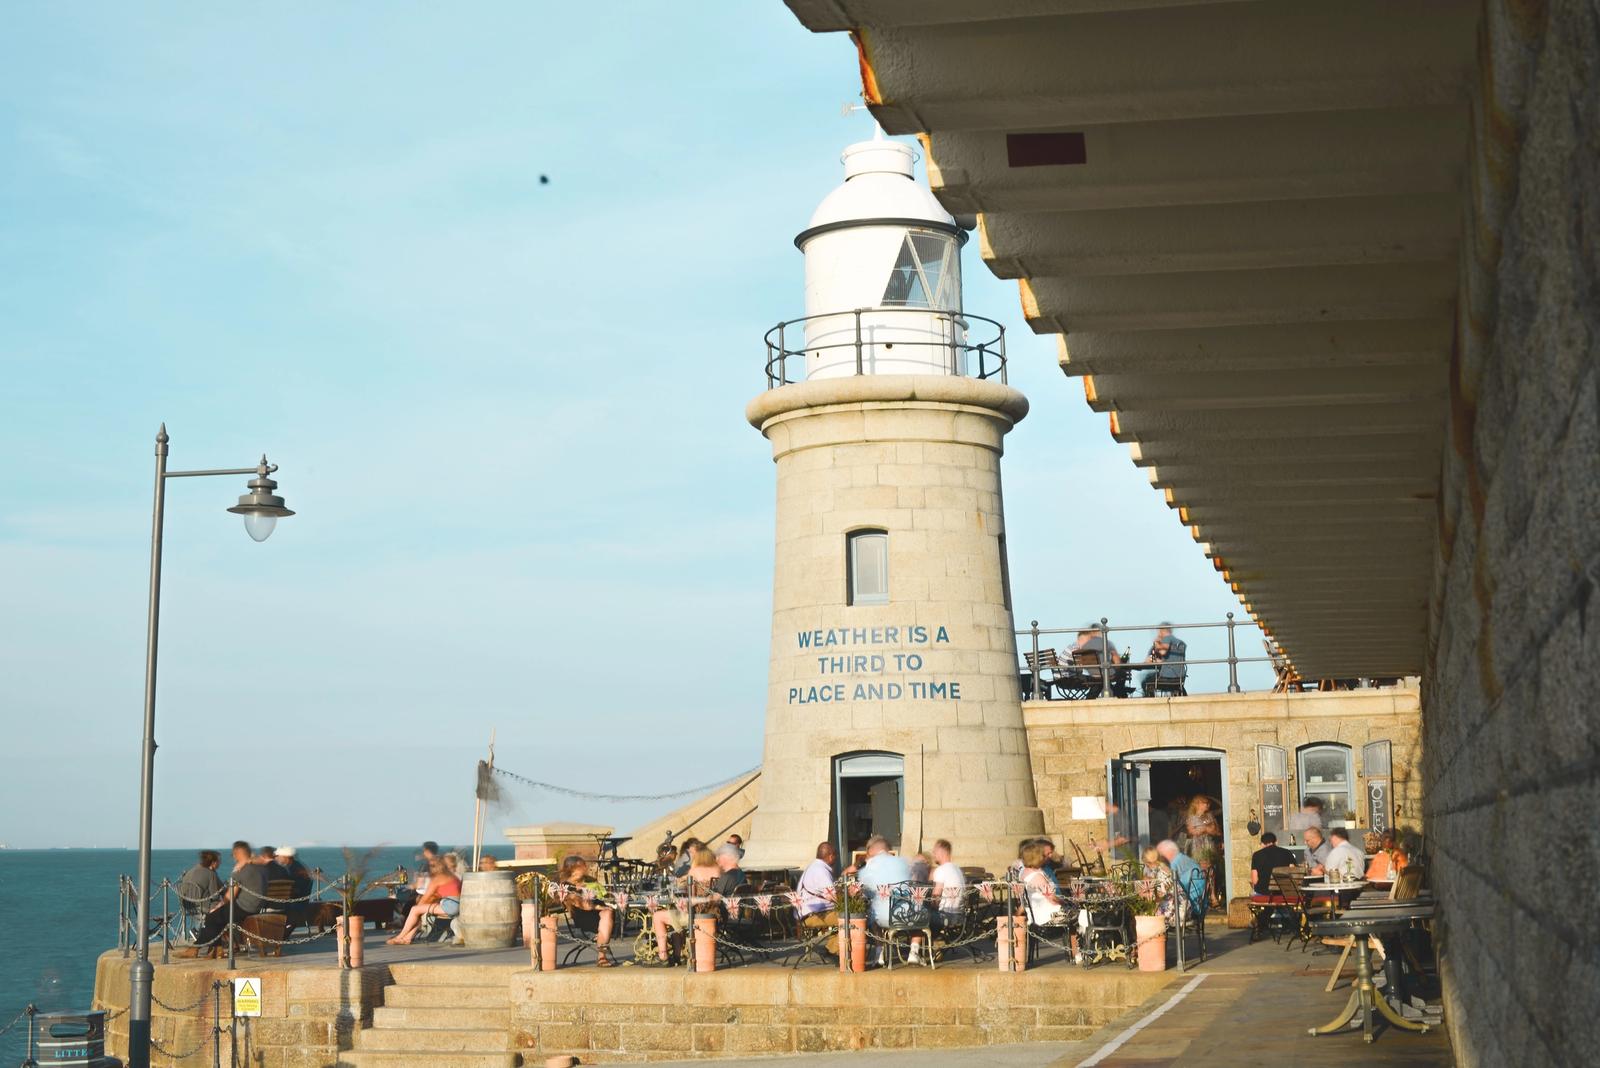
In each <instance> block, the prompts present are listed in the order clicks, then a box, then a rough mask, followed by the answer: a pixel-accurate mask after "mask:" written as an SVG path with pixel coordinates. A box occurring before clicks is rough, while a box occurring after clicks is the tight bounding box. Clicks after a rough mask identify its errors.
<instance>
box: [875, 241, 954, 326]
mask: <svg viewBox="0 0 1600 1068" xmlns="http://www.w3.org/2000/svg"><path fill="white" fill-rule="evenodd" d="M956 255H957V253H956V243H955V241H954V240H953V239H952V238H950V237H949V236H948V235H946V234H937V233H933V232H931V231H921V230H912V231H910V232H909V233H907V234H906V236H905V239H904V240H903V241H901V243H900V255H899V257H898V258H897V259H896V260H895V262H894V268H893V269H892V270H891V271H890V272H889V283H888V285H886V286H884V289H883V304H884V306H885V307H911V308H947V309H952V310H953V309H955V308H956V307H957V302H956V299H955V295H956V294H957V293H959V292H960V289H961V269H960V261H959V260H957V259H956Z"/></svg>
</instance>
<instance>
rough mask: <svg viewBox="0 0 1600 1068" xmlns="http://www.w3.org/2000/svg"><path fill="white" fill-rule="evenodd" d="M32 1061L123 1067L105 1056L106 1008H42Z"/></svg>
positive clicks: (47, 1067) (46, 1067)
mask: <svg viewBox="0 0 1600 1068" xmlns="http://www.w3.org/2000/svg"><path fill="white" fill-rule="evenodd" d="M28 1056H29V1059H30V1062H31V1063H34V1064H38V1065H39V1066H40V1068H56V1066H57V1065H79V1066H83V1068H122V1062H121V1061H120V1060H118V1059H117V1058H115V1057H107V1056H106V1014H105V1013H104V1012H98V1011H97V1012H41V1013H39V1014H37V1015H36V1016H34V1018H33V1049H32V1050H31V1051H30V1052H29V1055H28Z"/></svg>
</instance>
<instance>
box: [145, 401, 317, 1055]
mask: <svg viewBox="0 0 1600 1068" xmlns="http://www.w3.org/2000/svg"><path fill="white" fill-rule="evenodd" d="M168 440H169V439H168V438H167V425H166V424H165V423H162V424H161V430H160V431H159V432H158V433H157V434H156V497H155V508H154V516H153V518H152V520H151V527H150V607H149V614H148V616H147V618H146V630H145V649H144V749H143V751H142V752H141V754H140V758H139V904H138V925H139V926H138V928H137V945H136V949H135V952H134V958H133V966H132V968H130V969H129V984H130V990H129V998H128V1068H150V993H151V987H152V985H153V984H154V981H155V968H154V966H153V965H151V963H150V810H151V795H152V792H153V788H154V773H155V762H156V644H157V642H156V639H157V635H158V633H159V631H160V627H161V530H162V522H163V520H164V518H165V511H166V500H167V479H169V478H196V477H202V476H206V475H254V476H255V477H254V478H252V479H251V480H250V481H249V483H247V485H246V488H247V489H248V491H249V492H247V493H245V494H244V495H243V496H241V497H240V498H239V503H238V504H236V505H234V506H233V507H232V508H229V509H228V511H230V512H233V513H234V514H236V515H242V516H244V527H245V531H246V533H248V534H249V535H250V537H251V538H253V539H254V540H256V541H265V540H266V539H267V536H268V535H270V534H271V533H272V528H273V527H274V526H275V525H276V524H277V522H278V520H279V519H280V518H282V517H284V516H291V515H294V513H293V512H291V511H290V510H289V509H287V508H285V507H284V506H283V498H282V497H279V496H277V495H276V494H274V492H273V491H274V490H276V489H277V488H278V484H277V483H276V482H274V481H273V480H272V479H271V478H270V477H269V476H270V475H271V474H272V473H273V472H274V471H276V470H277V469H278V467H277V465H276V464H269V463H267V458H266V457H265V456H263V457H261V462H260V463H259V464H257V465H256V466H255V467H230V468H218V469H215V470H209V471H168V470H167V441H168ZM163 924H165V917H163ZM166 930H167V931H168V934H169V936H170V931H171V929H170V928H166ZM228 937H229V938H232V937H233V932H232V931H229V932H228Z"/></svg>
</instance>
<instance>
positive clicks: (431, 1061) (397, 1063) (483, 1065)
mask: <svg viewBox="0 0 1600 1068" xmlns="http://www.w3.org/2000/svg"><path fill="white" fill-rule="evenodd" d="M521 1064H522V1058H521V1057H519V1056H518V1055H517V1054H515V1053H431V1052H430V1053H426V1054H419V1053H418V1052H417V1051H415V1050H411V1051H403V1050H350V1051H348V1052H345V1053H341V1054H339V1061H338V1068H390V1066H393V1068H420V1066H422V1065H426V1066H427V1068H519V1066H520V1065H521Z"/></svg>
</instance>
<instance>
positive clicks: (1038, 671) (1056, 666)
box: [1022, 649, 1061, 701]
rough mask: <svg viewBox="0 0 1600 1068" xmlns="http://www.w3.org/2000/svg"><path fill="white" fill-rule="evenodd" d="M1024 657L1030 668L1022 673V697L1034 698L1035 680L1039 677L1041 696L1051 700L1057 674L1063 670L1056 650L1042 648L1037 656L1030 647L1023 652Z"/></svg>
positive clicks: (1024, 698)
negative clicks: (1047, 675)
mask: <svg viewBox="0 0 1600 1068" xmlns="http://www.w3.org/2000/svg"><path fill="white" fill-rule="evenodd" d="M1022 658H1023V659H1024V660H1025V661H1027V664H1028V670H1027V671H1026V672H1024V673H1023V674H1022V699H1023V700H1024V701H1029V700H1032V699H1033V690H1034V686H1033V680H1035V679H1038V680H1039V686H1038V689H1039V696H1040V697H1042V698H1043V699H1045V700H1047V701H1048V700H1051V696H1050V690H1051V687H1052V686H1053V684H1054V681H1055V678H1056V676H1057V675H1059V674H1060V672H1061V661H1060V659H1059V658H1058V657H1057V656H1056V651H1055V650H1054V649H1040V650H1039V653H1038V655H1037V656H1035V655H1034V653H1033V650H1031V649H1029V650H1026V651H1024V652H1023V654H1022ZM1046 671H1048V672H1049V673H1050V675H1049V677H1048V678H1046V677H1045V674H1044V673H1045V672H1046Z"/></svg>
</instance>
